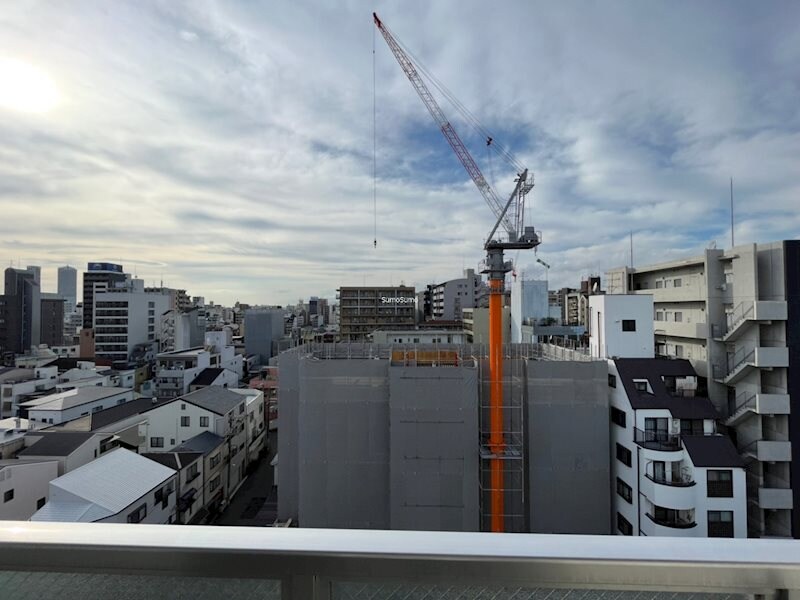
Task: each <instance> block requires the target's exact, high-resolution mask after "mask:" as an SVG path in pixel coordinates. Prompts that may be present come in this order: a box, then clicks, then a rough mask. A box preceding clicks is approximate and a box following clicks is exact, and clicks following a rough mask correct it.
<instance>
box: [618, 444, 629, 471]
mask: <svg viewBox="0 0 800 600" xmlns="http://www.w3.org/2000/svg"><path fill="white" fill-rule="evenodd" d="M617 460H618V461H619V462H621V463H622V464H623V465H625V466H628V467H630V466H631V451H630V450H628V449H627V448H626V447H625V446H623V445H622V444H619V443H618V444H617Z"/></svg>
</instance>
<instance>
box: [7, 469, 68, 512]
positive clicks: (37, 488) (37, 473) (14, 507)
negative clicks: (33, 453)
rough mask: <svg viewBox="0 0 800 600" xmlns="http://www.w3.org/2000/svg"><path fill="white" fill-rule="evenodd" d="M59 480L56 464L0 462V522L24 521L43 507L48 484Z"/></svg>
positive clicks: (46, 496)
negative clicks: (56, 479)
mask: <svg viewBox="0 0 800 600" xmlns="http://www.w3.org/2000/svg"><path fill="white" fill-rule="evenodd" d="M56 477H58V461H55V460H49V459H38V460H37V459H29V460H21V459H16V458H12V459H4V460H0V499H2V501H1V502H0V519H2V520H12V521H27V520H28V519H30V518H31V515H32V514H33V513H35V512H36V511H37V510H39V509H40V508H41V507H42V506H44V504H45V502H47V498H48V494H49V484H50V482H51V481H53V480H54V479H55V478H56Z"/></svg>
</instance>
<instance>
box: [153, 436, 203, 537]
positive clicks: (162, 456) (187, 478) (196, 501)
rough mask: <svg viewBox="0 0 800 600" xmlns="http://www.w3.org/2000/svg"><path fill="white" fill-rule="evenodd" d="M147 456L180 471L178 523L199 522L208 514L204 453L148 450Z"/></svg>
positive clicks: (178, 480)
mask: <svg viewBox="0 0 800 600" xmlns="http://www.w3.org/2000/svg"><path fill="white" fill-rule="evenodd" d="M142 456H144V457H145V458H149V459H150V460H154V461H156V462H157V463H159V464H162V465H164V466H165V467H169V468H170V469H174V470H175V471H177V472H178V479H177V482H178V495H177V498H178V500H177V503H178V505H177V513H176V519H175V522H176V523H181V524H197V523H200V521H201V520H202V518H203V517H204V516H205V515H206V514H208V509H207V508H206V506H205V504H204V494H203V485H204V483H205V460H204V456H205V455H204V454H203V453H202V452H198V451H185V452H147V453H145V454H142Z"/></svg>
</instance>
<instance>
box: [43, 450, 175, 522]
mask: <svg viewBox="0 0 800 600" xmlns="http://www.w3.org/2000/svg"><path fill="white" fill-rule="evenodd" d="M177 477H178V474H177V472H176V471H175V470H174V469H170V468H169V467H165V466H164V465H161V464H158V463H157V462H155V461H152V460H149V459H147V458H144V457H143V456H139V455H138V454H136V453H134V452H131V451H130V450H125V449H124V448H117V449H116V450H114V451H113V452H109V453H108V454H106V455H105V456H102V457H100V458H98V459H97V460H94V461H92V462H90V463H89V464H87V465H84V466H82V467H80V468H79V469H76V470H74V471H72V472H70V473H67V474H66V475H63V476H61V477H58V478H57V479H54V480H53V481H51V482H50V499H49V501H48V502H47V503H46V504H45V505H44V506H43V507H42V508H41V509H39V510H38V511H37V512H36V513H35V514H34V515H33V516H32V517H31V521H65V522H73V523H97V522H103V523H174V522H175V513H176V493H175V491H176V489H177Z"/></svg>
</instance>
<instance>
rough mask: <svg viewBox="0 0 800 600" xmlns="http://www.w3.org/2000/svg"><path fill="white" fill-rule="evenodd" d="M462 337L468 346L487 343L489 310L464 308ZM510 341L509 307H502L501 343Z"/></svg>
mask: <svg viewBox="0 0 800 600" xmlns="http://www.w3.org/2000/svg"><path fill="white" fill-rule="evenodd" d="M462 314H463V319H464V321H463V325H464V335H465V336H466V341H467V343H469V344H488V343H489V309H488V308H465V309H464V310H463V311H462ZM510 340H511V307H509V306H504V307H503V343H504V344H507V343H508V342H509V341H510Z"/></svg>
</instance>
